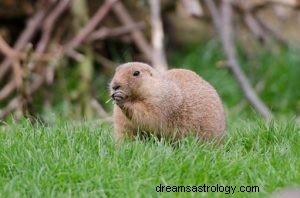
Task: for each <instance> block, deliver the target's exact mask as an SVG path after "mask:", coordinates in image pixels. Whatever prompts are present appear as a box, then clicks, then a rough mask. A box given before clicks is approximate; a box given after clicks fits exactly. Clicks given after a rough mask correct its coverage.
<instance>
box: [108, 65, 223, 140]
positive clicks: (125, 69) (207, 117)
mask: <svg viewBox="0 0 300 198" xmlns="http://www.w3.org/2000/svg"><path fill="white" fill-rule="evenodd" d="M110 91H111V97H112V99H113V100H114V102H115V104H114V111H113V116H114V135H115V137H116V139H117V140H122V139H123V138H124V135H125V134H126V135H127V136H129V137H134V136H135V135H137V134H138V133H139V132H146V133H150V134H153V135H156V136H158V137H161V136H165V137H175V138H180V137H183V136H186V135H187V134H189V133H194V134H196V135H197V136H198V137H200V138H202V139H211V138H216V137H222V136H223V134H224V133H225V125H226V124H225V114H224V109H223V105H222V102H221V100H220V98H219V96H218V94H217V92H216V90H215V89H214V88H213V87H212V86H211V85H210V84H209V83H208V82H206V81H205V80H203V79H202V78H201V77H200V76H198V75H197V74H196V73H195V72H193V71H190V70H186V69H171V70H168V71H166V72H162V73H160V72H158V71H157V70H155V69H154V68H152V67H151V66H149V65H147V64H145V63H140V62H129V63H125V64H122V65H120V66H119V67H117V69H116V72H115V75H114V77H113V79H112V81H111V83H110Z"/></svg>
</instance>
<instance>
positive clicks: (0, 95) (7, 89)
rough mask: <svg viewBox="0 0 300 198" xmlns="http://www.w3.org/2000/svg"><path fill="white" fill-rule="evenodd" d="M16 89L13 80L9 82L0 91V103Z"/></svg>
mask: <svg viewBox="0 0 300 198" xmlns="http://www.w3.org/2000/svg"><path fill="white" fill-rule="evenodd" d="M15 88H16V82H15V81H14V80H10V81H9V82H8V83H6V84H5V86H4V87H3V88H2V89H1V90H0V101H1V100H3V99H5V98H7V97H8V96H9V94H10V93H11V92H13V91H14V90H15Z"/></svg>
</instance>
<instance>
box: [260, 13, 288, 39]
mask: <svg viewBox="0 0 300 198" xmlns="http://www.w3.org/2000/svg"><path fill="white" fill-rule="evenodd" d="M256 20H257V22H258V23H259V24H260V26H261V27H262V28H263V29H264V30H265V31H266V32H268V33H269V34H270V35H272V36H273V38H275V39H276V40H277V41H279V42H280V43H281V44H285V43H287V41H286V39H284V37H283V36H282V35H281V34H280V32H279V31H278V30H275V29H274V28H273V27H272V26H271V25H270V24H268V23H266V22H264V21H263V20H261V19H259V18H258V17H256Z"/></svg>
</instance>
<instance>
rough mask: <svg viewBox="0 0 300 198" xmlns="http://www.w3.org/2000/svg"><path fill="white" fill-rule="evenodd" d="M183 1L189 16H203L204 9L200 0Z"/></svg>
mask: <svg viewBox="0 0 300 198" xmlns="http://www.w3.org/2000/svg"><path fill="white" fill-rule="evenodd" d="M181 3H182V5H183V7H184V8H185V10H186V12H187V14H188V15H189V16H192V17H201V16H203V9H202V6H201V4H200V2H199V1H198V0H181Z"/></svg>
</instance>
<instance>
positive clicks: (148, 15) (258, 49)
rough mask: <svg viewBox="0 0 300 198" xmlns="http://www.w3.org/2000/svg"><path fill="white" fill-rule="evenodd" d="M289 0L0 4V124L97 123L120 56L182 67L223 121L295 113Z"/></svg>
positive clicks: (298, 66)
mask: <svg viewBox="0 0 300 198" xmlns="http://www.w3.org/2000/svg"><path fill="white" fill-rule="evenodd" d="M299 8H300V1H299V0H123V1H121V0H119V1H118V0H85V1H84V0H39V1H34V0H1V1H0V120H5V119H8V118H11V117H13V118H14V119H18V118H21V117H24V116H25V117H30V118H39V119H42V120H45V121H49V120H51V119H53V118H54V117H56V116H59V117H62V118H66V119H73V120H79V119H83V118H84V119H99V118H101V119H106V118H109V117H110V115H111V109H112V102H111V101H109V98H110V97H109V92H108V83H109V81H110V79H111V77H112V75H113V73H114V70H115V68H116V67H117V66H118V65H119V64H120V63H124V62H129V61H142V62H146V63H149V64H151V65H153V67H156V68H157V69H158V70H165V69H167V68H174V67H177V68H188V69H191V70H193V71H195V72H197V73H198V74H199V75H201V76H203V77H204V78H205V79H206V80H207V81H209V82H210V83H211V84H212V85H213V86H215V88H216V89H217V91H218V93H219V94H220V96H221V97H222V99H223V101H224V105H225V108H226V111H227V114H228V115H229V117H231V118H237V117H239V118H243V117H244V118H248V117H249V116H257V115H259V116H262V117H264V118H266V119H269V118H270V117H272V116H275V117H293V118H296V119H299V115H300V54H299V44H300V36H299V34H300V12H299Z"/></svg>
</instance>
